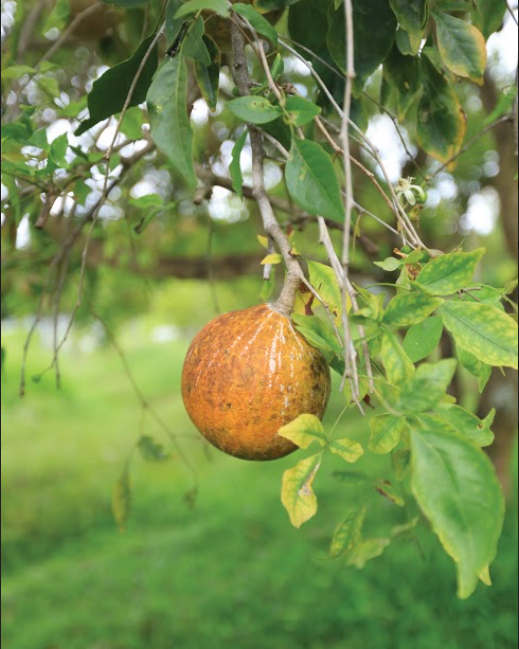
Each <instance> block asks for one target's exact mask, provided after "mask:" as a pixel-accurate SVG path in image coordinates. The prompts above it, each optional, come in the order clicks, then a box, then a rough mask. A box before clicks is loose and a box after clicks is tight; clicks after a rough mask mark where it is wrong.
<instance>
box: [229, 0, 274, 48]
mask: <svg viewBox="0 0 519 649" xmlns="http://www.w3.org/2000/svg"><path fill="white" fill-rule="evenodd" d="M232 8H233V11H235V12H236V13H237V14H240V16H243V18H245V19H246V20H248V21H249V23H250V24H251V25H252V27H253V28H254V29H255V30H256V31H257V32H258V34H261V35H262V36H265V38H268V39H269V41H272V42H273V43H274V45H277V43H278V34H277V32H276V30H275V29H274V27H272V25H271V24H270V23H269V21H268V20H267V19H266V18H265V17H264V16H262V15H261V14H260V13H259V12H258V11H257V9H255V8H254V7H252V6H251V5H247V4H244V3H243V2H237V3H235V4H233V6H232Z"/></svg>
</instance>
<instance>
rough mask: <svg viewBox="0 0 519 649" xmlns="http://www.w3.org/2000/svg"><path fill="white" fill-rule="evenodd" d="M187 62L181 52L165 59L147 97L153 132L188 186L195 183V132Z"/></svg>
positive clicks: (161, 148)
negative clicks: (188, 92) (188, 93)
mask: <svg viewBox="0 0 519 649" xmlns="http://www.w3.org/2000/svg"><path fill="white" fill-rule="evenodd" d="M187 83H188V79H187V66H186V62H185V60H184V58H183V57H182V56H176V57H175V58H173V59H169V60H168V61H166V62H165V63H164V64H163V65H162V66H161V68H160V70H159V71H158V73H157V75H156V76H155V78H154V79H153V83H152V85H151V87H150V90H149V92H148V97H147V103H148V112H149V115H150V124H151V136H152V138H153V140H154V142H155V144H156V145H157V147H158V148H159V149H160V150H161V151H162V152H163V153H165V154H166V155H167V157H168V159H169V162H170V164H171V166H172V167H173V169H174V170H175V172H176V173H177V174H178V175H179V176H181V177H182V178H183V179H184V180H185V182H186V184H187V185H188V186H189V187H195V186H196V182H197V181H196V176H195V171H194V167H193V132H192V130H191V123H190V121H189V116H188V113H187Z"/></svg>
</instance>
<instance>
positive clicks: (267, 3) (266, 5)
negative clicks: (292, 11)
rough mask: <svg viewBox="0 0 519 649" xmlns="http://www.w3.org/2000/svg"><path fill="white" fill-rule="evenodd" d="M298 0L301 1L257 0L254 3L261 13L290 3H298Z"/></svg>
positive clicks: (282, 7) (281, 7)
mask: <svg viewBox="0 0 519 649" xmlns="http://www.w3.org/2000/svg"><path fill="white" fill-rule="evenodd" d="M296 2H299V0H256V2H255V3H254V4H255V6H256V8H257V9H258V10H259V11H261V13H264V14H266V13H268V12H269V11H276V10H278V9H284V8H285V7H288V6H289V5H293V4H296Z"/></svg>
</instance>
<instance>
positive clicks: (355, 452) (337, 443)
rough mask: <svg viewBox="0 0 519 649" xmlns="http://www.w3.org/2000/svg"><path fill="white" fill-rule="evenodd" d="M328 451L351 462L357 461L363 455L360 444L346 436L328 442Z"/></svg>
mask: <svg viewBox="0 0 519 649" xmlns="http://www.w3.org/2000/svg"><path fill="white" fill-rule="evenodd" d="M330 451H331V452H332V453H334V454H335V455H339V456H340V457H342V459H343V460H345V461H346V462H350V463H351V464H354V463H355V462H357V460H358V459H360V458H361V457H362V456H363V455H364V449H363V448H362V446H361V445H360V444H359V443H358V442H354V441H352V440H351V439H347V438H346V437H345V438H343V439H336V440H334V441H333V442H330Z"/></svg>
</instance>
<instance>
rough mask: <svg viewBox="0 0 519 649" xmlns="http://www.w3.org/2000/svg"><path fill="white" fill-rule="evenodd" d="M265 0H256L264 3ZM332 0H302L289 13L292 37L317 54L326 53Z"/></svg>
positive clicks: (289, 28) (289, 27)
mask: <svg viewBox="0 0 519 649" xmlns="http://www.w3.org/2000/svg"><path fill="white" fill-rule="evenodd" d="M264 2H265V0H256V3H255V4H256V7H258V8H259V6H258V3H259V4H260V5H263V4H264ZM330 6H332V0H319V2H315V0H300V2H297V3H296V4H295V6H294V7H292V8H291V9H290V12H289V14H288V30H289V32H290V36H291V38H293V39H294V41H296V42H297V43H300V44H301V45H303V46H305V47H307V48H308V49H309V50H311V51H312V52H315V53H316V54H320V53H324V51H325V48H326V34H327V32H328V9H329V7H330Z"/></svg>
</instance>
